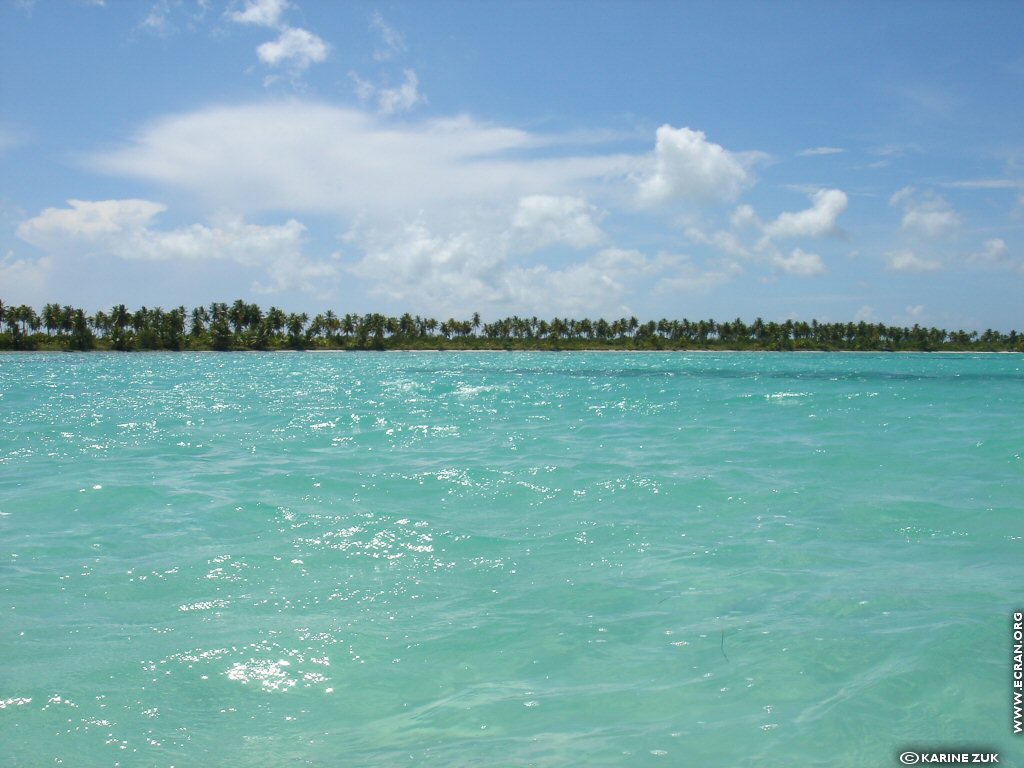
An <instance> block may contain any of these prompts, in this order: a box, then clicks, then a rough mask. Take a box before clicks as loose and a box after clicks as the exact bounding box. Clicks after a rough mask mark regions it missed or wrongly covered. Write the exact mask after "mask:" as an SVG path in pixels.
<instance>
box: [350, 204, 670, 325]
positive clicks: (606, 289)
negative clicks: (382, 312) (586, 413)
mask: <svg viewBox="0 0 1024 768" xmlns="http://www.w3.org/2000/svg"><path fill="white" fill-rule="evenodd" d="M559 204H565V205H566V207H568V208H574V207H575V206H572V205H569V204H567V203H566V202H565V201H560V202H555V203H551V201H547V202H545V203H539V201H533V202H530V201H527V205H526V206H525V208H524V209H521V210H519V211H517V214H519V213H522V211H523V210H526V211H528V213H527V214H526V215H527V218H530V219H532V218H533V216H534V213H535V212H536V210H539V209H544V210H545V211H546V210H548V209H549V207H552V206H553V207H557V206H558V205H559ZM519 218H520V223H523V222H522V220H521V219H522V217H519ZM540 218H543V216H541V217H540ZM531 223H533V222H532V221H531ZM512 227H513V230H516V225H515V224H514V223H513V225H512ZM544 227H545V223H543V222H542V223H541V229H543V228H544ZM507 234H508V233H506V232H500V231H490V232H489V231H488V230H487V228H486V227H478V228H475V229H472V228H469V229H456V230H453V231H450V232H447V233H438V232H436V231H434V230H432V229H431V228H430V227H429V226H428V225H427V224H426V223H425V221H424V220H422V219H421V220H418V221H416V222H414V223H411V224H406V225H405V226H404V227H401V228H399V229H397V230H396V229H394V228H386V229H385V228H372V229H367V230H365V231H358V232H355V233H353V235H352V236H351V237H350V238H349V243H350V244H351V245H353V246H354V247H355V248H356V249H358V250H359V251H361V253H362V255H361V256H359V257H358V258H356V259H355V260H354V261H352V262H351V263H350V264H349V265H348V267H347V269H348V271H350V272H351V273H352V274H354V275H356V276H357V277H360V278H363V279H364V280H366V281H367V282H368V283H369V290H370V292H371V294H373V295H376V296H380V297H384V298H387V299H392V300H395V301H399V302H401V303H402V304H403V305H404V306H407V307H424V308H430V311H432V312H435V313H440V314H451V313H458V312H465V310H466V307H474V308H480V309H483V310H488V311H491V312H496V313H508V312H518V313H523V312H533V313H538V314H544V315H545V316H551V315H552V314H555V315H561V314H564V315H569V316H583V315H600V314H608V313H617V312H619V311H621V308H622V306H623V305H622V302H623V301H624V299H625V297H626V296H627V295H629V293H630V292H631V291H633V290H635V289H636V287H637V286H638V285H639V284H640V282H641V281H644V280H647V279H650V278H653V277H655V276H657V275H659V274H661V273H663V272H664V271H665V270H666V269H668V267H669V266H670V265H671V264H670V262H669V261H667V260H660V259H654V260H652V259H649V258H647V257H646V256H645V255H644V254H642V253H640V252H639V251H635V250H631V249H623V248H614V247H607V248H603V249H601V250H599V251H597V252H596V253H593V254H591V255H589V256H586V257H583V258H581V259H579V260H577V261H573V262H569V263H566V264H558V265H556V264H539V265H527V264H522V263H519V262H518V261H517V260H516V259H515V258H514V252H513V250H512V249H511V246H510V241H511V240H512V239H514V238H510V237H508V236H507ZM520 234H521V233H520ZM558 236H559V237H561V233H559V234H558ZM588 237H596V233H594V232H591V233H588Z"/></svg>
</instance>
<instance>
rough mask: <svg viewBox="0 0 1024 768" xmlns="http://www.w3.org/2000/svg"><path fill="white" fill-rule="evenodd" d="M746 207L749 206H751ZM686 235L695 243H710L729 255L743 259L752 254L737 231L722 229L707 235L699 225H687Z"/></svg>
mask: <svg viewBox="0 0 1024 768" xmlns="http://www.w3.org/2000/svg"><path fill="white" fill-rule="evenodd" d="M744 207H746V208H749V206H744ZM686 236H687V237H688V238H689V239H690V240H691V241H693V242H695V243H700V244H701V245H710V246H711V247H713V248H714V249H715V250H718V251H721V252H722V253H725V254H728V255H729V256H734V257H736V258H741V259H746V258H748V257H749V256H750V251H749V250H748V249H747V248H746V246H744V245H743V241H742V240H740V238H739V236H738V235H736V233H735V232H729V231H728V230H724V229H720V230H718V231H716V232H715V233H714V234H712V235H707V234H705V233H704V232H702V231H701V230H700V229H698V228H697V227H687V228H686Z"/></svg>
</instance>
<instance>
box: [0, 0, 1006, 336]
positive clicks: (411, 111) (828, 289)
mask: <svg viewBox="0 0 1024 768" xmlns="http://www.w3.org/2000/svg"><path fill="white" fill-rule="evenodd" d="M0 3H2V5H0V168H2V173H0V298H2V299H3V300H4V301H5V302H7V303H14V304H18V303H28V304H32V305H34V306H36V307H37V308H38V307H41V306H42V305H43V304H45V303H48V302H51V301H57V302H60V303H62V304H73V305H75V306H80V307H83V308H86V309H87V310H89V311H94V310H96V309H102V308H109V307H110V306H111V305H112V304H114V303H120V302H124V303H126V304H128V305H129V306H132V307H137V306H140V305H148V306H163V307H165V308H167V307H172V306H177V305H179V304H185V305H186V306H189V307H192V306H195V305H197V304H207V303H209V302H211V301H229V302H230V301H232V300H234V299H235V298H244V299H246V300H249V301H254V302H257V303H259V304H260V305H262V306H264V307H269V306H271V305H277V306H279V307H282V308H284V309H286V310H288V311H308V312H310V313H315V312H320V311H323V310H325V309H334V310H335V311H336V312H338V313H342V314H343V313H347V312H358V313H364V312H371V311H380V312H384V313H387V314H398V313H401V312H405V311H410V312H413V313H415V314H423V315H430V316H434V317H441V318H446V317H449V316H454V317H457V318H465V317H468V316H469V315H470V314H471V313H472V312H475V311H479V312H480V313H481V314H482V315H483V317H484V319H485V320H488V319H495V318H498V317H504V316H509V315H512V314H519V315H525V316H530V315H537V316H542V317H552V316H556V315H557V316H572V317H584V316H589V317H598V316H604V317H608V318H614V317H622V316H629V315H636V316H637V317H639V318H641V319H642V320H647V319H658V318H661V317H669V318H683V317H687V318H690V319H696V318H708V317H712V318H715V319H718V320H727V319H732V318H735V317H741V318H743V319H745V320H747V321H750V320H753V319H754V318H755V317H758V316H760V317H763V318H765V319H766V320H769V319H771V320H784V319H787V318H793V319H803V320H810V319H812V318H814V319H818V320H823V321H848V320H867V321H871V322H884V323H887V324H900V325H913V324H914V323H920V324H922V325H938V326H942V327H946V328H949V329H956V328H966V329H977V330H984V329H985V328H988V327H992V328H997V329H1002V330H1010V329H1012V328H1017V329H1021V328H1024V318H1022V313H1021V310H1020V307H1021V301H1020V295H1021V292H1022V288H1024V133H1022V132H1021V127H1022V126H1024V47H1022V46H1021V44H1020V34H1021V30H1022V29H1024V4H1021V3H1019V2H970V3H968V2H938V1H936V2H912V1H907V2H898V3H894V2H879V3H873V2H849V3H844V2H772V3H766V2H749V3H748V2H738V1H737V2H717V3H711V2H707V3H698V2H688V3H683V2H655V1H654V0H639V1H638V2H599V1H596V0H595V1H591V2H570V1H569V0H556V1H555V2H527V1H526V0H519V1H518V2H504V3H498V2H441V1H440V0H421V1H420V2H381V3H362V2H345V3H342V2H327V1H326V0H228V1H227V2H225V1H224V0H157V1H155V2H154V0H139V1H138V2H129V1H128V0H116V1H115V0H108V1H107V2H100V1H99V0H95V1H86V0H81V1H76V0H66V1H64V2H57V0H35V1H34V2H32V1H31V0H0Z"/></svg>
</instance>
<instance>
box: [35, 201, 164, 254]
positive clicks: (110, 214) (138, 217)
mask: <svg viewBox="0 0 1024 768" xmlns="http://www.w3.org/2000/svg"><path fill="white" fill-rule="evenodd" d="M68 205H69V206H70V208H47V209H46V210H44V211H43V212H42V213H40V214H39V215H38V216H36V217H34V218H32V219H29V220H28V221H25V222H23V223H22V224H21V225H20V226H19V227H18V237H20V238H21V239H22V240H24V241H26V242H28V243H32V244H33V245H36V246H39V247H40V248H44V249H46V248H52V247H54V246H56V245H59V244H61V243H63V242H65V241H66V240H67V238H69V237H70V238H74V239H75V240H79V241H86V242H90V241H98V240H100V239H101V238H103V237H106V236H109V235H121V234H124V233H126V232H133V231H135V230H138V229H141V228H144V227H146V226H147V225H148V224H149V222H150V221H152V219H153V218H154V217H156V216H157V214H160V213H162V212H163V211H165V210H167V206H165V205H163V204H161V203H154V202H150V201H149V200H98V201H95V202H91V201H85V200H68Z"/></svg>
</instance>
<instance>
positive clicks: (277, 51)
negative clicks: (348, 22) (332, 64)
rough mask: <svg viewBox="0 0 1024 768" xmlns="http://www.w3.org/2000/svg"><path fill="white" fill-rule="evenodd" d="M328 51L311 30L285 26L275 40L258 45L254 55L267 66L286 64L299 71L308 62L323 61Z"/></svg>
mask: <svg viewBox="0 0 1024 768" xmlns="http://www.w3.org/2000/svg"><path fill="white" fill-rule="evenodd" d="M329 51H330V47H329V46H328V45H327V43H325V42H324V41H323V40H321V39H320V38H319V37H317V36H316V35H314V34H313V33H312V32H309V31H308V30H305V29H296V28H294V27H286V28H285V29H283V30H282V31H281V34H280V35H279V36H278V38H277V40H272V41H271V42H268V43H263V44H262V45H260V46H259V47H258V48H257V49H256V55H257V56H258V57H259V59H260V61H262V62H263V63H264V64H266V65H268V66H271V67H278V66H281V65H287V66H288V67H289V68H291V70H292V71H293V72H296V73H299V72H302V71H304V70H306V69H307V68H308V67H309V65H310V64H314V63H318V62H321V61H325V60H326V59H327V54H328V53H329Z"/></svg>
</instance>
